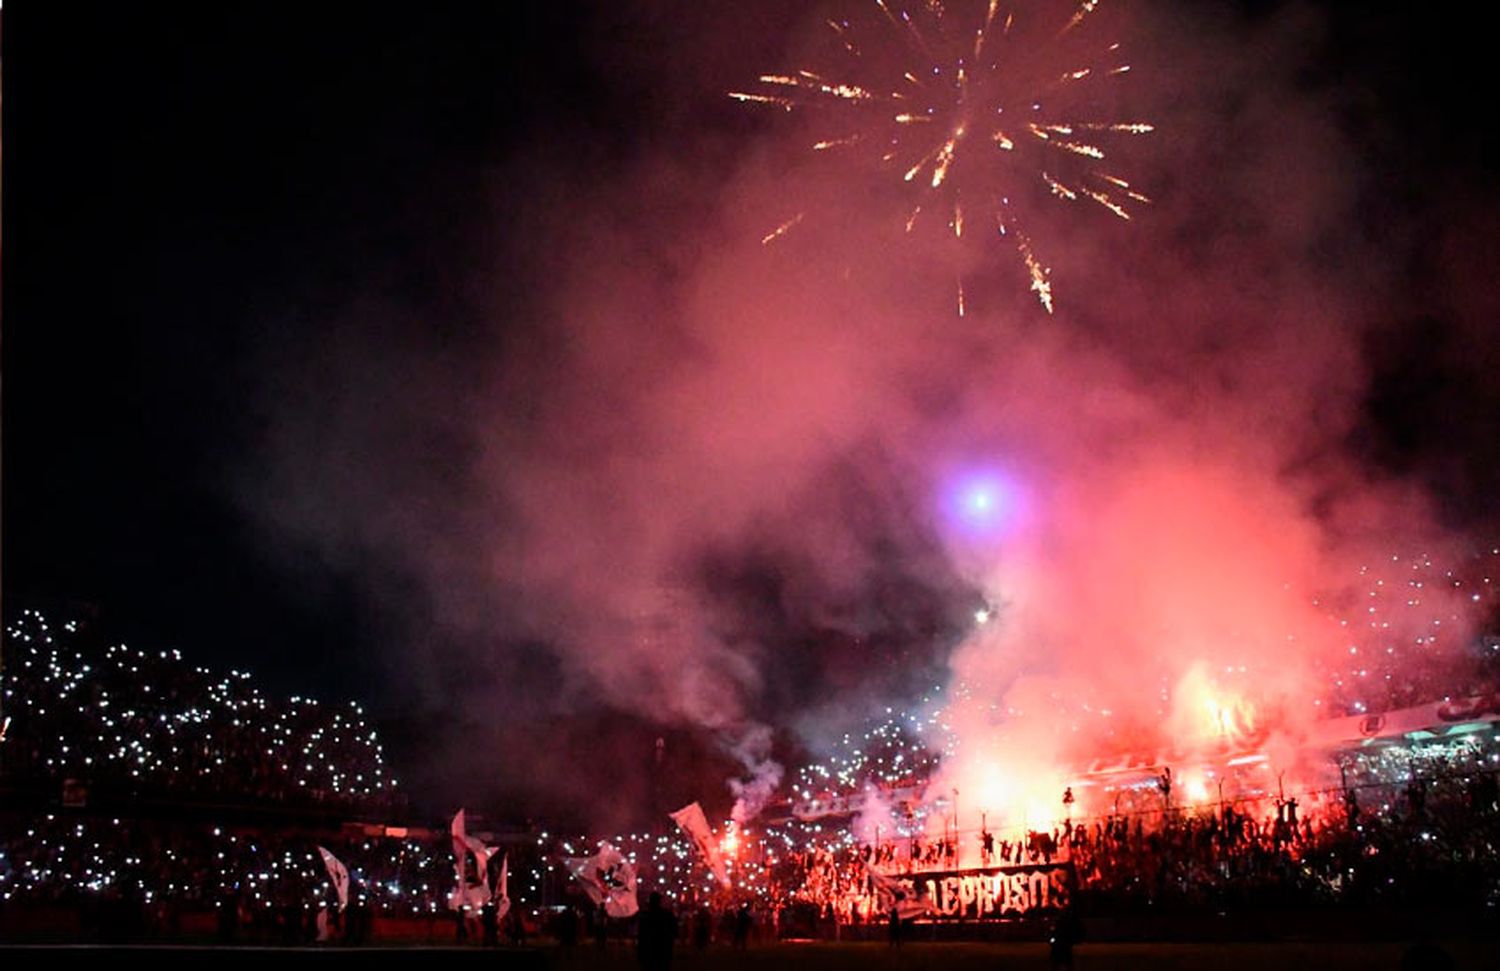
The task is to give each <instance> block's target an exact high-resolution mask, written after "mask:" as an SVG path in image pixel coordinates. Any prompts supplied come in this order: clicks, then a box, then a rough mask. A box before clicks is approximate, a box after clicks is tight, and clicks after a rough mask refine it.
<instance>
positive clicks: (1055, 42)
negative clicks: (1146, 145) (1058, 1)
mask: <svg viewBox="0 0 1500 971" xmlns="http://www.w3.org/2000/svg"><path fill="white" fill-rule="evenodd" d="M873 3H874V6H875V10H874V11H870V15H868V16H866V17H864V18H862V19H861V18H854V17H851V18H848V19H844V18H837V19H833V20H829V21H828V22H827V23H828V26H829V29H830V30H831V31H832V33H833V35H834V37H835V38H836V41H837V43H835V44H831V45H829V47H828V52H827V57H826V59H825V60H823V61H821V62H819V63H818V64H817V65H816V66H809V67H808V68H805V69H801V70H793V71H785V72H781V73H768V74H764V75H762V76H761V77H760V79H759V81H760V83H761V84H762V85H765V86H767V88H768V89H769V90H766V91H764V92H760V93H755V92H748V93H746V92H736V93H734V94H732V95H731V96H732V97H734V98H735V99H737V100H739V101H742V102H746V103H759V104H770V105H774V106H776V107H779V108H785V109H787V110H793V109H795V110H798V111H802V112H807V113H812V114H815V115H817V116H819V117H822V116H823V115H828V116H830V117H832V116H836V118H833V120H834V121H835V122H836V123H837V124H838V126H839V127H840V128H841V129H842V130H843V132H842V133H841V134H838V135H836V136H828V137H824V138H821V139H817V140H814V141H813V142H812V147H813V150H814V151H816V152H818V153H820V154H824V155H828V156H843V155H845V154H846V153H847V156H848V157H849V158H850V160H851V161H852V162H856V163H858V162H863V163H864V164H868V165H871V166H872V167H874V168H876V169H879V170H883V171H891V172H893V173H894V174H895V175H896V176H898V178H899V179H900V181H901V182H902V183H905V184H908V185H910V186H911V188H910V189H909V190H907V191H909V192H911V193H912V194H915V195H917V196H919V198H918V199H915V200H908V202H907V204H906V205H904V206H903V207H902V211H903V212H904V213H905V216H904V218H905V229H906V232H907V233H912V232H913V231H914V230H915V228H916V227H917V225H918V224H919V220H918V217H919V215H920V214H921V213H922V212H923V211H924V209H925V210H927V211H928V212H933V213H951V214H952V216H951V219H950V220H948V221H947V225H946V226H945V228H947V229H951V230H952V232H953V236H954V237H955V238H963V221H964V215H965V214H964V213H963V211H962V209H961V208H960V207H959V205H958V199H959V197H960V196H962V197H963V198H964V200H965V203H966V204H968V205H969V207H970V208H972V207H973V205H974V204H975V203H976V201H978V200H987V201H994V203H993V204H994V206H995V211H994V216H995V219H996V222H997V223H1011V224H1012V225H1013V224H1014V221H1015V217H1014V214H1011V213H1007V214H1004V215H1002V213H1001V211H1000V210H1001V209H1002V208H1005V209H1009V207H1010V206H1011V205H1012V200H1013V201H1014V204H1015V205H1017V206H1019V207H1020V208H1021V209H1022V215H1023V216H1024V217H1025V218H1026V219H1027V220H1029V221H1031V225H1032V226H1035V225H1037V223H1036V221H1035V220H1036V219H1037V218H1038V217H1037V216H1036V215H1035V214H1034V213H1032V212H1030V211H1029V209H1030V208H1032V207H1035V206H1040V205H1044V204H1045V203H1044V202H1043V201H1042V200H1043V199H1044V198H1045V196H1044V195H1043V194H1042V193H1041V192H1039V191H1037V188H1045V190H1046V194H1047V195H1050V196H1052V197H1054V198H1057V199H1060V200H1062V201H1065V202H1076V201H1079V200H1080V199H1085V198H1086V199H1088V200H1090V201H1092V202H1094V203H1097V204H1098V205H1100V206H1101V207H1103V208H1105V209H1107V210H1108V211H1109V212H1110V213H1112V214H1113V215H1115V216H1117V217H1119V218H1121V219H1126V220H1128V219H1130V217H1131V214H1130V212H1129V211H1128V210H1127V208H1126V205H1127V204H1128V203H1140V204H1147V203H1149V202H1150V200H1149V198H1148V197H1147V196H1145V195H1144V194H1142V193H1140V192H1138V191H1136V190H1134V189H1133V188H1131V187H1130V186H1129V185H1128V184H1127V183H1125V181H1124V180H1123V179H1120V178H1118V176H1114V175H1104V174H1102V173H1100V172H1098V171H1094V170H1092V169H1091V168H1089V165H1090V164H1092V163H1099V162H1101V161H1102V160H1103V159H1105V157H1106V156H1107V155H1108V156H1110V157H1111V159H1112V163H1113V162H1115V161H1117V160H1115V159H1114V156H1115V155H1116V154H1117V151H1118V149H1117V145H1116V142H1117V141H1118V140H1119V139H1122V138H1126V137H1131V136H1141V135H1147V134H1150V133H1152V132H1154V131H1155V126H1154V125H1152V124H1151V123H1149V122H1145V121H1139V120H1119V121H1116V120H1111V119H1109V118H1108V117H1107V116H1106V117H1100V112H1101V111H1102V110H1103V109H1102V107H1101V106H1102V105H1103V104H1105V103H1107V102H1106V100H1105V98H1104V95H1103V94H1102V93H1101V89H1102V87H1103V86H1104V85H1106V84H1108V83H1110V79H1111V78H1114V77H1117V76H1119V75H1120V74H1121V73H1123V72H1124V71H1125V70H1127V69H1128V67H1127V66H1120V67H1112V68H1111V67H1106V66H1105V65H1106V64H1107V63H1113V64H1119V56H1120V55H1119V54H1118V51H1119V47H1120V45H1119V44H1118V43H1106V44H1096V42H1095V41H1092V40H1090V39H1089V38H1088V37H1087V31H1085V30H1081V29H1079V28H1080V27H1081V26H1082V25H1083V24H1084V22H1085V21H1086V20H1088V19H1089V16H1090V15H1091V14H1093V13H1094V12H1095V10H1096V9H1097V8H1098V6H1099V3H1098V0H1084V2H1082V3H1079V4H1076V5H1074V6H1072V7H1071V8H1070V10H1069V12H1068V13H1067V14H1065V15H1064V16H1066V18H1067V19H1066V20H1063V22H1062V23H1061V24H1060V25H1059V20H1062V19H1063V18H1062V17H1058V18H1056V19H1052V20H1051V25H1050V26H1049V25H1048V24H1047V23H1046V22H1045V21H1046V20H1047V19H1048V18H1044V17H1042V16H1040V15H1038V16H1035V17H1033V18H1032V20H1031V21H1027V22H1025V23H1022V24H1018V23H1017V21H1016V18H1015V14H1014V12H1007V13H1006V16H1005V17H1003V18H1002V17H1000V3H999V0H968V2H951V3H940V2H935V0H906V2H905V3H903V2H901V0H873ZM865 9H866V10H869V8H868V7H866V8H865ZM877 11H878V13H877ZM1025 19H1026V18H1024V17H1023V18H1022V20H1023V21H1024V20H1025ZM1092 26H1093V24H1090V27H1092ZM1013 28H1014V29H1013ZM1084 45H1086V46H1087V47H1089V48H1092V49H1093V51H1094V53H1093V54H1086V53H1085V51H1084ZM1064 58H1066V59H1067V60H1064ZM1105 58H1107V59H1108V61H1105V60H1104V59H1105ZM1069 61H1071V63H1069ZM997 123H998V124H997ZM974 124H980V125H982V126H983V128H982V129H981V130H982V131H983V132H984V133H985V134H986V136H987V137H984V138H976V139H966V138H965V135H966V133H967V132H968V131H969V128H970V126H971V125H974ZM999 125H1003V126H1004V127H1003V128H1002V127H999ZM1018 132H1019V136H1018V135H1017V133H1018ZM1081 133H1089V134H1088V135H1086V136H1081ZM1017 137H1019V140H1017ZM1001 153H1004V154H1001ZM918 176H921V178H920V179H919V178H918ZM1028 186H1031V187H1037V188H1030V189H1028ZM939 193H941V194H943V198H942V199H941V200H938V201H936V203H935V205H933V206H928V205H926V204H925V203H926V199H927V197H928V196H930V195H937V194H939ZM997 200H1004V201H1003V202H1000V201H997ZM913 203H915V204H913ZM970 215H972V213H971V214H970ZM786 228H787V227H779V228H778V229H777V230H776V231H775V232H772V233H770V234H768V235H767V236H766V241H770V240H772V239H776V238H778V237H779V236H781V235H782V234H783V233H784V232H785V229H786ZM1001 235H1002V236H1005V235H1008V234H1007V233H1006V232H1005V230H1004V229H1003V228H1002V231H1001ZM1014 235H1015V237H1016V241H1017V247H1016V248H1017V252H1018V254H1019V255H1020V258H1021V262H1022V263H1023V265H1024V266H1025V269H1026V273H1027V276H1028V277H1029V279H1030V289H1031V292H1032V293H1034V294H1036V298H1037V300H1038V302H1039V303H1040V304H1041V305H1042V307H1043V309H1044V310H1046V311H1047V312H1048V313H1051V312H1052V310H1053V305H1052V293H1051V285H1050V283H1049V281H1048V274H1049V270H1048V268H1047V267H1046V265H1045V264H1044V263H1043V262H1042V261H1041V259H1040V258H1038V257H1037V255H1036V254H1035V252H1034V250H1033V247H1032V243H1031V240H1030V238H1028V237H1026V236H1023V235H1021V234H1020V233H1019V232H1014ZM970 238H973V237H972V234H971V236H970ZM966 262H968V261H967V260H966ZM959 307H960V314H962V312H963V309H964V302H963V300H962V297H960V300H959Z"/></svg>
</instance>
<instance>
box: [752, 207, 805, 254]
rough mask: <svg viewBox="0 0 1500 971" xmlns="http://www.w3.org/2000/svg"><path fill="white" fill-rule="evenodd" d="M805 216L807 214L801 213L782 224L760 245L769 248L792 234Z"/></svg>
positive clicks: (764, 238) (763, 239) (761, 241)
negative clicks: (788, 234)
mask: <svg viewBox="0 0 1500 971" xmlns="http://www.w3.org/2000/svg"><path fill="white" fill-rule="evenodd" d="M805 215H807V213H804V212H799V213H797V215H795V216H793V217H792V218H791V219H788V220H787V221H786V222H784V223H782V224H781V225H780V226H777V227H776V228H775V229H773V230H771V231H770V232H769V233H766V235H764V236H762V237H761V240H760V245H762V246H769V245H770V244H772V243H774V242H776V240H778V239H780V238H781V237H783V236H785V235H786V234H787V233H789V232H791V231H792V230H793V229H794V228H795V227H796V226H797V224H798V223H800V222H802V217H803V216H805Z"/></svg>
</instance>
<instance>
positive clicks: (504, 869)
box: [490, 854, 510, 920]
mask: <svg viewBox="0 0 1500 971" xmlns="http://www.w3.org/2000/svg"><path fill="white" fill-rule="evenodd" d="M490 899H491V900H493V901H494V902H495V919H496V920H504V919H505V915H506V914H508V913H510V854H506V855H505V856H502V857H501V858H500V875H499V876H498V877H496V878H495V889H494V892H493V894H492V895H491V898H490Z"/></svg>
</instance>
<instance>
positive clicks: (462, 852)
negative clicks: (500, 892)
mask: <svg viewBox="0 0 1500 971" xmlns="http://www.w3.org/2000/svg"><path fill="white" fill-rule="evenodd" d="M465 826H466V822H465V819H464V811H463V810H462V809H460V810H459V811H458V812H457V813H456V814H454V816H453V823H452V824H451V825H450V826H449V827H448V833H449V836H450V837H451V839H452V841H453V867H454V870H455V875H456V877H457V882H456V886H455V887H454V888H453V893H452V894H450V895H449V896H448V906H449V907H451V908H453V909H454V910H462V909H464V908H475V909H478V908H480V907H483V906H484V905H485V904H487V903H489V901H490V884H489V863H490V857H491V856H493V855H494V854H495V850H494V849H493V848H491V847H487V846H485V845H484V843H482V842H481V841H480V840H478V839H476V838H474V837H473V836H470V835H469V834H468V831H467V830H466V829H465Z"/></svg>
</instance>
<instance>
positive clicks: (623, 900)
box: [566, 843, 641, 917]
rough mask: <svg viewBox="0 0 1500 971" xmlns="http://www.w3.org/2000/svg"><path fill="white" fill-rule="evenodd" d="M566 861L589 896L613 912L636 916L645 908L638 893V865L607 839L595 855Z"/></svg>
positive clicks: (610, 913) (609, 911) (614, 914)
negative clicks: (633, 863) (638, 897)
mask: <svg viewBox="0 0 1500 971" xmlns="http://www.w3.org/2000/svg"><path fill="white" fill-rule="evenodd" d="M566 863H567V867H568V872H569V873H571V874H573V876H575V877H577V878H578V882H579V883H581V884H583V890H584V892H585V893H587V894H588V895H589V899H590V900H592V901H593V902H594V903H596V904H603V905H604V912H605V913H607V914H609V916H611V917H633V916H635V914H636V912H637V911H639V910H640V909H641V905H640V901H639V900H638V899H636V894H635V867H633V866H631V865H630V861H629V860H627V859H625V857H624V856H622V855H621V854H620V851H619V850H617V849H615V848H614V847H613V846H610V845H609V844H608V843H604V844H602V845H601V846H600V847H599V852H598V853H595V854H594V855H593V856H586V857H574V858H571V859H569V860H567V861H566Z"/></svg>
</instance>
